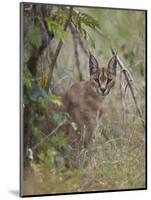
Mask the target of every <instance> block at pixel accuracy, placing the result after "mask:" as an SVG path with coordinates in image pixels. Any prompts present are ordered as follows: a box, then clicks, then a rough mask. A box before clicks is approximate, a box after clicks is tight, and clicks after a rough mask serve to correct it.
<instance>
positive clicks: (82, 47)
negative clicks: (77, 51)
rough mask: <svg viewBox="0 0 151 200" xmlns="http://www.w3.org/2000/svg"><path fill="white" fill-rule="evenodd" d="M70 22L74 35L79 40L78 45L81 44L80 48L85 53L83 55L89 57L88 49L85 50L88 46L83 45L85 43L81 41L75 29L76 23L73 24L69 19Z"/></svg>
mask: <svg viewBox="0 0 151 200" xmlns="http://www.w3.org/2000/svg"><path fill="white" fill-rule="evenodd" d="M70 24H71V26H72V29H75V30H74V32H76V37H77V40H78V42H79V45H80V46H81V49H82V50H83V52H84V53H85V55H86V56H88V57H89V50H87V49H88V48H86V47H85V45H84V43H83V40H82V37H81V34H80V33H79V31H78V30H77V27H76V25H75V24H74V22H73V21H71V23H70Z"/></svg>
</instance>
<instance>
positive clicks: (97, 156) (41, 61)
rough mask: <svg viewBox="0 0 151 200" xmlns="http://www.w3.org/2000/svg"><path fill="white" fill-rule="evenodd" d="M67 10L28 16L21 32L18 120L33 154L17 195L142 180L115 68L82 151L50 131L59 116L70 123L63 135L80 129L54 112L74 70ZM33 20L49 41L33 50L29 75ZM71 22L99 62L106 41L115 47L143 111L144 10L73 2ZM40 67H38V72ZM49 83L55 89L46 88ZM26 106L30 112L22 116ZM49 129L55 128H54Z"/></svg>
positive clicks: (35, 31) (36, 33)
mask: <svg viewBox="0 0 151 200" xmlns="http://www.w3.org/2000/svg"><path fill="white" fill-rule="evenodd" d="M68 15H69V8H68V7H66V6H59V7H55V6H53V9H52V12H51V13H50V14H49V15H48V16H46V17H45V18H44V19H41V18H38V17H37V18H36V20H35V19H34V20H33V21H31V24H30V26H29V27H30V28H29V29H28V31H27V35H26V37H25V38H24V69H23V70H24V72H23V87H24V91H23V92H24V94H23V95H24V102H23V103H24V112H25V118H24V121H25V122H26V124H29V123H30V124H31V126H32V130H31V134H32V135H31V136H30V140H31V141H32V142H31V146H29V147H30V148H31V149H32V150H33V155H34V160H33V163H32V164H33V165H31V168H32V170H33V171H34V173H33V172H31V171H30V167H29V166H28V167H27V168H26V170H25V193H26V194H38V193H41V194H42V193H50V192H73V191H74V192H76V191H77V192H80V191H88V190H89V191H95V190H113V189H115V190H116V189H129V188H141V187H142V188H143V187H144V186H145V142H144V141H145V140H144V130H143V128H142V127H141V123H140V119H139V118H138V116H137V114H136V110H135V106H134V104H133V102H132V100H131V96H130V93H129V90H126V92H125V86H126V82H125V81H124V80H123V78H122V80H120V75H119V74H120V71H119V69H118V75H117V83H116V86H115V89H114V90H113V92H112V94H111V95H108V97H107V100H106V103H105V105H106V107H107V108H106V112H105V113H104V117H103V118H102V121H101V123H100V126H99V129H98V133H97V135H96V139H95V140H94V142H93V143H92V144H91V145H90V147H88V149H83V148H82V149H80V152H78V155H77V152H76V149H74V148H72V147H71V144H72V142H74V139H72V141H71V142H69V141H68V137H67V133H66V132H65V129H63V128H60V129H57V127H58V126H59V125H60V124H62V123H63V122H64V121H66V122H68V125H70V126H71V130H70V133H69V135H70V134H71V135H72V134H73V135H74V134H77V135H79V134H81V133H80V132H78V130H77V127H76V124H75V123H74V122H72V119H71V118H70V116H69V115H68V114H67V113H65V112H63V111H62V110H61V109H62V106H63V103H62V98H61V95H62V94H64V92H65V91H66V90H68V88H69V87H70V86H71V85H72V84H73V83H74V82H77V81H79V80H78V79H77V77H78V76H76V75H77V74H76V73H77V72H76V69H75V55H74V51H73V43H72V42H73V41H72V39H71V32H70V29H67V31H66V32H65V31H64V25H65V22H66V20H67V18H68ZM40 17H41V15H40ZM39 19H40V20H43V21H44V22H45V24H46V25H47V27H48V31H49V33H53V40H52V41H51V42H50V43H48V44H47V46H46V48H45V49H44V50H43V52H42V53H41V54H40V56H38V58H37V66H30V67H32V68H34V67H37V73H36V75H35V76H33V74H32V73H31V71H30V70H29V65H28V61H29V59H31V55H32V53H33V50H34V51H35V52H36V53H37V51H38V50H39V49H40V50H41V46H42V45H43V43H42V42H43V40H42V35H41V26H40V20H39ZM72 22H73V23H74V25H75V27H76V29H77V31H78V33H79V35H80V38H81V39H82V41H84V42H83V43H84V45H85V44H86V45H87V47H89V48H88V49H87V50H89V49H91V50H92V49H93V51H94V54H96V55H99V56H98V59H100V60H101V62H100V64H102V63H103V62H105V63H106V64H107V62H108V60H109V58H110V47H113V48H114V49H115V50H118V54H119V55H120V57H121V58H122V60H123V61H124V64H125V65H126V67H127V68H128V70H129V71H130V72H131V73H132V74H133V79H134V82H135V85H136V89H137V100H138V102H139V105H140V108H141V110H142V111H143V114H144V115H145V102H144V95H145V91H144V88H145V81H144V80H145V47H144V43H145V34H144V33H145V32H144V31H145V27H144V13H143V12H137V11H133V12H131V11H119V10H114V9H110V10H107V9H101V10H100V9H89V8H78V7H74V8H73V15H72ZM58 40H59V41H62V42H63V43H64V44H63V47H62V49H61V52H60V54H59V57H58V59H57V62H56V65H55V70H54V72H53V74H52V76H53V80H52V83H51V84H50V92H49V93H47V92H46V91H45V86H46V84H47V81H48V74H49V70H50V66H51V65H50V64H51V62H52V59H53V56H54V54H55V49H56V46H57V44H58ZM77 51H78V53H79V60H80V68H81V71H82V73H83V74H84V78H85V79H88V78H89V75H88V66H87V65H88V58H87V57H86V56H85V53H84V52H83V49H82V48H81V49H80V48H78V49H77ZM34 58H35V57H34ZM41 66H42V67H43V66H44V67H43V70H41ZM64 77H66V78H64ZM54 84H55V89H53V88H54V87H53V86H54ZM120 88H121V89H120ZM27 108H29V109H27ZM26 109H27V110H26ZM29 110H30V111H31V113H30V117H29V118H27V114H28V112H29ZM132 122H133V123H132ZM43 127H44V128H43ZM56 129H57V131H54V130H56ZM73 130H75V131H77V132H76V133H75V132H73ZM53 131H54V132H53ZM51 133H53V134H52V135H51ZM26 134H27V133H26ZM27 146H28V144H27ZM73 153H75V154H73ZM71 155H72V156H73V158H72V159H73V160H76V159H77V158H76V157H78V160H79V163H78V164H79V165H78V167H77V169H75V168H74V166H73V164H72V163H71V162H72V161H71ZM29 183H30V184H29Z"/></svg>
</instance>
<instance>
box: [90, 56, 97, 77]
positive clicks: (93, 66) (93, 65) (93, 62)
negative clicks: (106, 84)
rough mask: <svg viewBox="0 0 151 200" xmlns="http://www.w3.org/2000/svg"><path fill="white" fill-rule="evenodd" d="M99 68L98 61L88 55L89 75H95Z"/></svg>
mask: <svg viewBox="0 0 151 200" xmlns="http://www.w3.org/2000/svg"><path fill="white" fill-rule="evenodd" d="M98 68H99V64H98V61H97V60H96V58H95V57H94V56H93V55H92V54H91V53H90V57H89V69H90V74H93V73H95V72H96V71H97V70H98Z"/></svg>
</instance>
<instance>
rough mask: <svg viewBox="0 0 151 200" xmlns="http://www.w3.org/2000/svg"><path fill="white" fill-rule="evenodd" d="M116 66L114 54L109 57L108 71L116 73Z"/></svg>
mask: <svg viewBox="0 0 151 200" xmlns="http://www.w3.org/2000/svg"><path fill="white" fill-rule="evenodd" d="M116 67H117V57H116V55H115V56H113V57H112V58H111V59H110V61H109V63H108V69H109V71H110V73H112V74H114V75H116Z"/></svg>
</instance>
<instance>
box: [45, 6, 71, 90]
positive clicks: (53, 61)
mask: <svg viewBox="0 0 151 200" xmlns="http://www.w3.org/2000/svg"><path fill="white" fill-rule="evenodd" d="M72 10H73V8H72V7H70V10H69V17H68V18H67V21H66V23H65V25H64V31H65V32H66V31H67V28H68V26H69V24H70V21H71V18H72ZM62 45H63V42H62V41H61V40H60V42H59V44H58V46H57V49H56V52H55V54H54V58H53V59H52V62H51V65H50V68H49V74H48V81H47V84H46V88H45V89H46V92H47V93H48V92H49V85H50V83H51V80H52V75H53V70H54V66H55V64H56V61H57V58H58V56H59V53H60V50H61V47H62Z"/></svg>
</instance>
